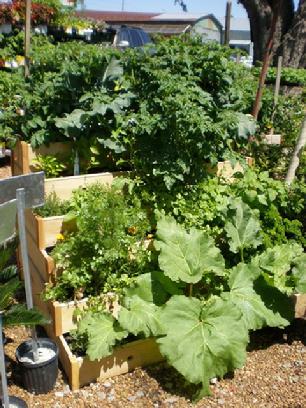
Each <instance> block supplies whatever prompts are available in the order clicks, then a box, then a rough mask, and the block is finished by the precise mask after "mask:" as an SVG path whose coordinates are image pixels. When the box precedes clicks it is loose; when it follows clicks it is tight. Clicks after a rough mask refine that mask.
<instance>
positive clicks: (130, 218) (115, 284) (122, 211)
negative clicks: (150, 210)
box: [46, 184, 150, 300]
mask: <svg viewBox="0 0 306 408" xmlns="http://www.w3.org/2000/svg"><path fill="white" fill-rule="evenodd" d="M72 211H73V212H72V213H70V214H68V215H67V219H66V223H65V222H64V229H66V231H67V232H65V231H64V235H63V237H64V239H63V240H62V241H60V242H58V244H57V245H56V247H55V248H54V250H53V251H52V256H53V257H54V259H55V262H56V268H57V278H56V282H55V285H54V286H52V287H50V288H49V290H48V291H47V294H46V296H47V298H52V299H57V300H67V299H69V298H76V297H80V294H82V296H83V295H84V296H88V295H99V294H100V293H101V292H102V293H103V292H104V293H106V292H108V291H115V292H119V293H120V292H122V289H123V287H125V286H126V285H127V283H128V282H129V281H130V279H131V278H133V277H135V276H137V275H139V274H140V273H142V272H143V270H144V269H146V268H150V253H149V252H148V251H147V250H146V249H145V238H146V232H147V231H149V230H150V226H149V223H148V221H147V216H146V213H145V212H144V211H143V210H142V209H141V206H140V202H139V200H138V199H137V198H136V197H132V196H129V195H128V194H126V195H124V194H123V193H122V191H121V189H119V188H117V187H115V186H114V187H112V188H107V187H104V186H102V185H99V184H94V185H91V186H88V187H87V189H86V190H83V191H79V192H77V193H75V195H74V199H73V200H72ZM65 224H66V225H65ZM65 227H66V228H65Z"/></svg>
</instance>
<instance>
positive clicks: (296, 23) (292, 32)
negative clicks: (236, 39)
mask: <svg viewBox="0 0 306 408" xmlns="http://www.w3.org/2000/svg"><path fill="white" fill-rule="evenodd" d="M238 2H239V3H241V4H242V5H243V6H244V8H245V9H246V11H247V14H248V17H249V19H250V26H251V36H252V41H253V42H254V62H256V61H262V60H263V57H264V54H265V45H266V44H267V39H268V36H269V30H270V26H271V23H272V15H273V10H274V9H275V8H276V7H278V8H279V9H278V10H279V19H278V23H277V28H276V33H275V40H274V47H273V54H274V61H275V62H277V58H278V56H279V55H282V54H283V55H284V65H285V66H294V67H304V68H305V67H306V56H305V51H306V50H305V47H306V45H305V44H306V0H300V2H299V7H298V10H297V11H296V12H295V13H294V3H293V0H238Z"/></svg>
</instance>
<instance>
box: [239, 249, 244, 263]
mask: <svg viewBox="0 0 306 408" xmlns="http://www.w3.org/2000/svg"><path fill="white" fill-rule="evenodd" d="M240 257H241V262H244V256H243V247H242V248H241V249H240Z"/></svg>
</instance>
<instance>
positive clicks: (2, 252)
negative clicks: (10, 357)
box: [0, 248, 48, 326]
mask: <svg viewBox="0 0 306 408" xmlns="http://www.w3.org/2000/svg"><path fill="white" fill-rule="evenodd" d="M11 256H12V251H11V249H10V248H6V249H4V248H1V249H0V311H1V312H2V313H3V324H4V326H16V325H26V326H33V325H37V324H41V325H44V324H47V323H48V320H47V319H46V318H45V317H44V316H43V315H42V314H41V313H40V312H39V311H38V310H36V309H31V310H28V309H27V308H26V306H25V305H23V304H20V303H16V302H15V300H14V296H15V295H16V292H17V291H18V289H20V287H21V286H22V285H21V282H20V280H19V279H18V277H17V268H16V266H15V265H11V266H6V264H7V262H8V261H9V259H10V258H11Z"/></svg>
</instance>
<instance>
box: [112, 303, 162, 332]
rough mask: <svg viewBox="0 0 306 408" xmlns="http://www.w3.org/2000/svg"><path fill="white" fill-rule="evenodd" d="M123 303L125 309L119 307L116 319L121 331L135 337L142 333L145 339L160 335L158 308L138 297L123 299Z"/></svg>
mask: <svg viewBox="0 0 306 408" xmlns="http://www.w3.org/2000/svg"><path fill="white" fill-rule="evenodd" d="M124 303H125V306H126V307H121V309H120V313H119V317H118V321H119V323H120V325H121V326H122V327H123V329H125V330H128V331H129V332H130V333H132V334H134V335H135V336H136V335H137V334H139V333H143V334H144V335H145V337H149V336H151V335H154V336H157V335H158V334H160V332H161V324H160V321H159V318H158V310H159V307H158V306H156V305H155V304H154V303H151V302H146V301H145V300H143V299H141V298H140V297H139V296H132V297H128V298H125V301H124Z"/></svg>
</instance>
